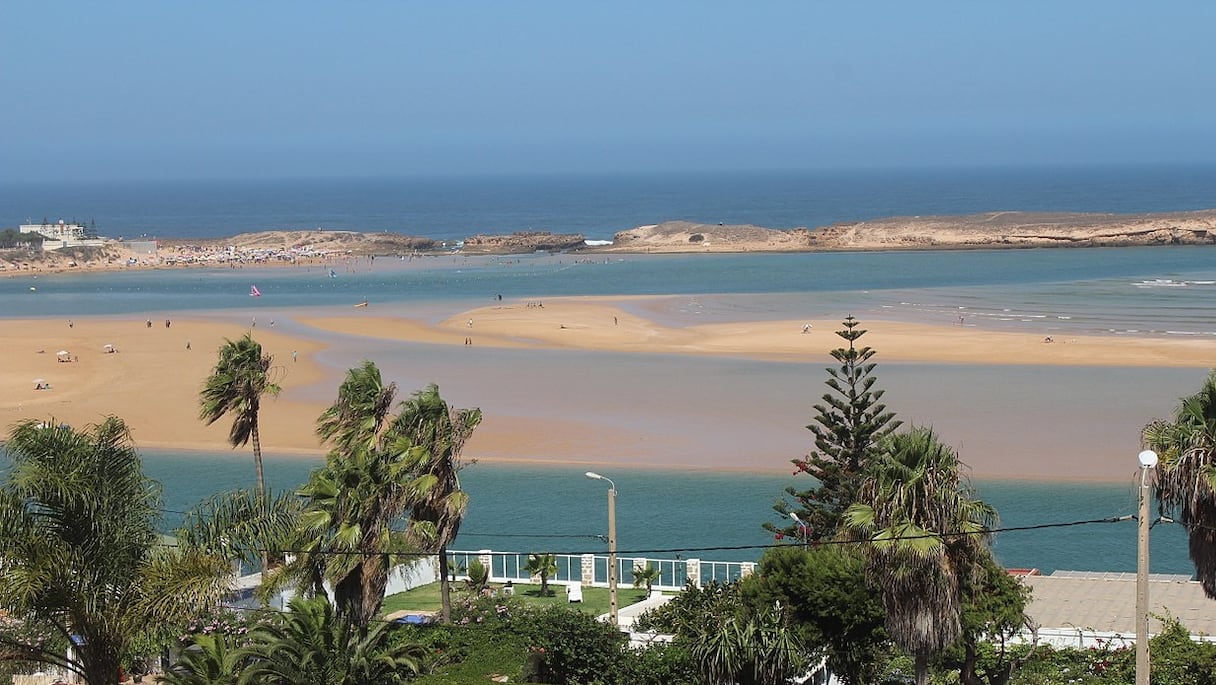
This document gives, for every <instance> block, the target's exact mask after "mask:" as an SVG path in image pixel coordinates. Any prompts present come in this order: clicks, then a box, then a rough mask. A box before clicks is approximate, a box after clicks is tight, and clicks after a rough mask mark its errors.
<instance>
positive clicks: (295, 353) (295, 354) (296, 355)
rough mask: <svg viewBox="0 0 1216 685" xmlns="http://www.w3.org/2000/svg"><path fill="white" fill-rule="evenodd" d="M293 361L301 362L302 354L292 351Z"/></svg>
mask: <svg viewBox="0 0 1216 685" xmlns="http://www.w3.org/2000/svg"><path fill="white" fill-rule="evenodd" d="M291 361H293V362H298V361H300V353H299V352H297V351H295V350H292V351H291Z"/></svg>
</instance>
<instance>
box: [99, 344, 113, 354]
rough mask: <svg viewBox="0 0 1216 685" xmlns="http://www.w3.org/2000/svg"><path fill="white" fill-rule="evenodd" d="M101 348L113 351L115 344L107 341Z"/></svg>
mask: <svg viewBox="0 0 1216 685" xmlns="http://www.w3.org/2000/svg"><path fill="white" fill-rule="evenodd" d="M101 349H103V350H105V351H106V352H113V351H114V345H113V344H111V343H106V344H105V345H102V346H101Z"/></svg>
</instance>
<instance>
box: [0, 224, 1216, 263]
mask: <svg viewBox="0 0 1216 685" xmlns="http://www.w3.org/2000/svg"><path fill="white" fill-rule="evenodd" d="M454 242H456V243H457V247H456V248H455V249H448V248H447V245H446V242H442V241H437V240H436V239H432V238H426V237H419V236H410V235H406V234H399V233H361V232H357V231H332V230H331V231H326V230H321V229H317V230H277V231H260V232H254V233H241V234H236V235H232V236H227V237H223V238H207V239H192V238H168V239H161V240H157V239H155V238H153V239H150V240H147V241H132V242H131V243H127V242H123V241H118V240H109V239H107V242H106V243H105V245H104V246H101V247H90V248H85V247H64V248H61V250H59V251H42V250H39V251H37V252H31V251H28V250H24V249H13V250H0V275H12V274H51V273H79V272H105V271H121V270H129V269H133V268H134V269H146V268H161V269H180V268H197V267H217V266H227V265H229V264H240V265H255V266H275V265H282V266H293V265H297V263H308V264H312V265H331V264H338V263H343V262H345V261H346V260H350V259H360V258H367V257H375V256H380V257H398V256H406V255H409V256H411V257H438V256H445V255H452V254H459V255H464V256H506V255H524V254H532V253H535V252H541V251H543V252H551V253H563V254H580V255H589V256H598V255H626V254H673V255H675V254H727V253H789V252H891V251H951V250H985V249H992V250H1001V249H1032V248H1083V247H1130V246H1169V245H1216V209H1206V210H1197V211H1186V212H1157V213H1139V214H1112V213H1099V212H1089V213H1075V212H1072V213H1070V212H1056V213H1048V212H1020V211H1013V212H1010V211H992V212H984V213H979V214H968V215H953V216H894V217H888V218H883V219H875V220H870V221H853V222H842V223H837V224H832V225H828V226H818V227H814V228H805V227H804V228H792V229H773V228H765V227H762V226H754V225H750V224H741V225H724V224H699V223H691V222H687V221H666V222H662V223H657V224H648V225H644V226H638V227H635V228H631V229H628V230H624V231H618V232H617V233H615V234H614V235H613V239H612V241H610V242H608V243H607V244H601V241H593V244H587V242H586V240H585V239H584V237H583V235H582V234H558V233H552V232H548V231H520V232H515V233H511V234H494V235H481V234H478V235H472V236H468V237H466V238H465V239H464V240H461V241H454ZM162 251H163V254H162ZM301 260H302V261H301ZM44 265H45V268H43V267H44Z"/></svg>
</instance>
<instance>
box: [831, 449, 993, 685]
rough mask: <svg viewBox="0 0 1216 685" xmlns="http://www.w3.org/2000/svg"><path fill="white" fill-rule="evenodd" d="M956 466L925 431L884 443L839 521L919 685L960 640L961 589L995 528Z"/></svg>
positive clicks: (954, 459)
mask: <svg viewBox="0 0 1216 685" xmlns="http://www.w3.org/2000/svg"><path fill="white" fill-rule="evenodd" d="M959 466H960V464H959V460H958V455H957V454H956V453H955V452H954V450H952V449H951V448H950V447H948V446H946V445H944V444H942V443H941V442H940V441H939V440H938V438H937V436H936V435H935V434H934V433H933V430H932V429H931V428H913V429H911V430H909V431H908V432H906V433H899V434H896V435H893V436H890V437H889V438H887V439H886V440H884V441H883V443H882V446H881V456H880V459H879V461H878V462H876V463H875V464H874V465H873V466H872V468H871V470H870V471H869V473H868V475H867V476H866V478H865V479H864V480H863V481H862V483H861V487H860V489H859V492H858V501H857V503H855V504H853V505H852V506H851V507H849V508H848V510H846V512H845V517H844V521H843V524H844V535H845V536H846V537H847V538H849V539H852V540H857V541H860V542H861V543H862V546H861V550H862V553H863V554H864V555H865V557H866V576H867V578H868V579H869V581H870V582H871V583H872V584H873V585H874V586H875V587H877V588H880V592H881V594H882V602H883V609H884V610H885V613H886V625H887V632H888V633H889V634H890V635H891V639H892V640H894V641H895V642H896V644H898V645H900V646H901V647H903V648H904V649H905V650H907V651H908V653H910V654H912V655H913V656H914V657H915V659H916V680H917V683H919V684H922V685H923V684H924V683H927V682H928V677H929V672H928V667H929V657H930V656H931V655H933V654H936V653H938V652H940V651H941V650H943V649H945V648H946V647H948V646H949V645H951V644H953V643H954V642H955V641H956V640H957V639H958V638H959V636H960V635H961V634H962V627H961V612H962V605H963V599H964V598H963V596H962V593H963V590H962V585H963V583H964V580H966V579H970V578H971V576H973V575H975V574H977V573H980V572H981V571H982V562H983V558H984V557H983V553H984V552H986V551H987V548H986V544H987V538H986V537H985V536H984V531H986V530H988V529H989V528H991V527H992V525H993V524H994V523H995V522H996V511H995V510H993V509H992V507H990V506H988V505H987V504H985V503H984V502H982V501H980V500H977V499H973V492H972V490H971V488H970V487H969V486H968V485H967V484H966V483H965V481H962V480H960V478H959Z"/></svg>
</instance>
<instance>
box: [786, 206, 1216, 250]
mask: <svg viewBox="0 0 1216 685" xmlns="http://www.w3.org/2000/svg"><path fill="white" fill-rule="evenodd" d="M1211 244H1216V211H1214V210H1204V211H1199V212H1173V213H1162V214H1083V213H1057V214H1048V213H1035V212H987V213H984V214H972V215H968V216H924V217H920V216H917V217H895V218H891V219H880V220H877V221H860V222H857V223H850V224H836V225H833V226H828V227H825V228H821V229H818V230H816V231H813V232H812V233H811V236H810V242H809V245H808V247H809V248H811V249H816V250H892V249H894V250H899V249H913V250H915V249H922V250H940V249H948V248H1000V247H1111V246H1128V245H1211Z"/></svg>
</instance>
